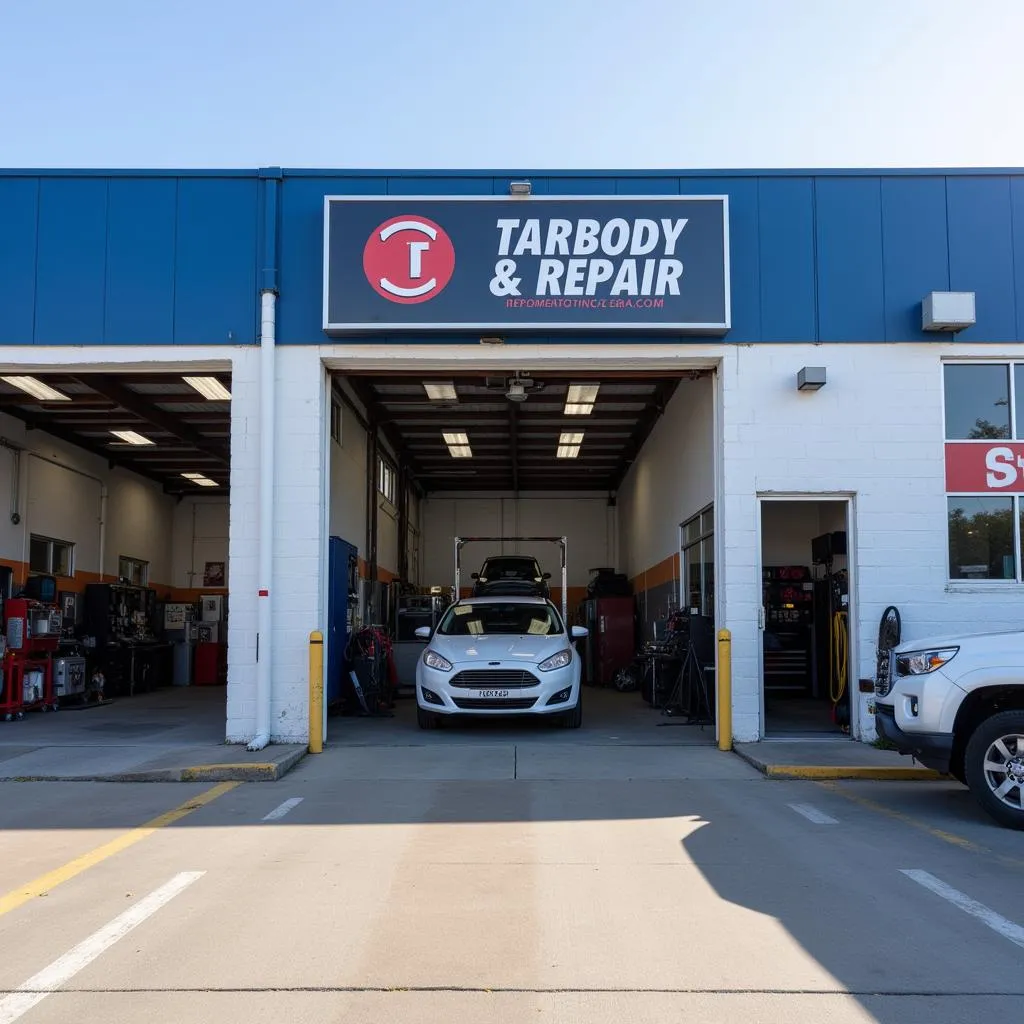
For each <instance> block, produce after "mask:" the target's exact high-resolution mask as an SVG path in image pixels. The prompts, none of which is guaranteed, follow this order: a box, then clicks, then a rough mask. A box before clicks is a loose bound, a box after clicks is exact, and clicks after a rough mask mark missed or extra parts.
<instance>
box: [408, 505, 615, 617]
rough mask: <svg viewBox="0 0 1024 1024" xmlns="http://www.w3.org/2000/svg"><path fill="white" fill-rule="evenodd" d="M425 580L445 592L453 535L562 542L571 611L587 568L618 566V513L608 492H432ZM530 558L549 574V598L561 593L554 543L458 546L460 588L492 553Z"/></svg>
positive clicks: (582, 587)
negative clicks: (460, 563)
mask: <svg viewBox="0 0 1024 1024" xmlns="http://www.w3.org/2000/svg"><path fill="white" fill-rule="evenodd" d="M421 507H422V510H423V547H422V552H423V555H422V565H423V576H422V582H423V584H424V585H425V586H435V585H436V586H443V587H450V586H451V585H452V583H453V581H454V575H455V550H454V538H455V537H503V538H513V537H563V536H564V537H565V538H566V552H567V558H566V570H567V584H568V587H569V606H570V610H571V609H572V607H573V605H574V603H575V602H576V601H578V600H580V599H581V598H582V596H583V591H584V590H585V588H586V585H587V583H588V581H589V579H590V572H589V570H590V569H591V568H596V567H599V566H614V565H615V564H616V550H615V548H616V537H617V529H616V526H615V510H614V508H609V505H608V496H607V495H606V494H586V493H583V494H564V493H563V494H559V493H553V494H520V495H519V496H518V497H517V496H516V495H515V494H513V493H511V492H509V493H502V492H499V493H496V494H483V493H475V494H474V493H472V492H469V493H465V494H462V493H458V494H451V493H445V494H443V493H437V494H431V495H429V496H428V497H427V498H426V499H425V500H424V501H423V502H422V506H421ZM501 554H508V555H511V554H522V555H533V556H534V557H535V558H536V559H537V561H538V562H539V563H540V566H541V570H542V571H544V572H550V573H551V581H550V582H551V587H552V595H553V596H554V595H555V592H556V591H557V592H558V596H559V597H560V595H561V585H562V583H561V572H562V570H561V551H560V548H559V546H558V545H557V544H552V543H547V542H544V543H526V542H521V541H514V540H511V539H508V540H505V541H504V542H501V543H492V542H486V543H484V542H478V543H470V544H466V545H464V546H463V549H462V573H463V576H462V583H463V589H466V588H468V587H470V586H472V580H471V578H470V574H471V573H474V572H477V571H478V570H479V569H480V566H481V565H482V564H483V561H484V559H485V558H487V557H488V556H489V555H501Z"/></svg>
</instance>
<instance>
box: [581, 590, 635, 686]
mask: <svg viewBox="0 0 1024 1024" xmlns="http://www.w3.org/2000/svg"><path fill="white" fill-rule="evenodd" d="M581 611H582V617H583V624H584V625H585V626H586V627H587V629H589V630H590V635H589V636H588V637H587V642H586V657H585V659H584V666H585V669H586V678H587V682H588V683H589V684H590V685H591V686H611V685H613V683H614V680H615V674H616V672H618V671H619V669H622V668H625V667H626V666H628V665H629V663H630V662H631V661H632V660H633V655H634V652H635V651H636V609H635V606H634V602H633V598H632V597H591V598H588V599H587V600H586V601H584V602H583V604H582V606H581Z"/></svg>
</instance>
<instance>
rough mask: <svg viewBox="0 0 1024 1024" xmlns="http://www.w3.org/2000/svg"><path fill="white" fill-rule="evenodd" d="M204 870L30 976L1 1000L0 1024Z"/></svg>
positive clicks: (179, 878) (178, 880) (178, 879)
mask: <svg viewBox="0 0 1024 1024" xmlns="http://www.w3.org/2000/svg"><path fill="white" fill-rule="evenodd" d="M205 873H206V872H205V871H183V872H182V873H181V874H180V875H175V876H174V877H173V878H172V879H171V880H170V881H169V882H168V883H167V884H166V885H162V886H161V887H160V888H159V889H157V890H156V891H155V892H152V893H150V894H149V895H148V896H147V897H146V898H145V899H141V900H139V902H138V903H136V904H135V906H133V907H129V908H128V909H127V910H126V911H125V912H124V913H123V914H120V915H119V916H117V917H115V918H114V920H113V921H111V922H110V924H108V925H104V927H102V928H101V929H100V930H99V931H98V932H93V934H92V935H90V936H89V938H87V939H85V940H84V941H83V942H80V943H79V944H78V945H77V946H75V947H74V949H71V950H69V951H68V952H67V953H65V954H64V955H63V956H62V957H60V958H59V959H57V960H54V961H53V963H52V964H50V966H49V967H44V968H43V969H42V970H41V971H40V972H39V973H38V974H33V975H32V977H31V978H29V979H28V981H26V982H25V984H24V985H20V986H19V987H18V988H17V989H15V990H14V991H13V992H12V993H11V994H10V995H8V996H5V997H4V998H3V999H0V1024H13V1021H16V1020H17V1019H18V1018H19V1017H21V1016H23V1015H24V1014H26V1013H28V1011H29V1010H31V1009H32V1007H34V1006H38V1005H39V1003H41V1002H42V1001H43V1000H44V999H45V998H46V997H47V996H48V995H50V993H52V992H56V991H57V990H58V989H59V988H60V987H61V986H62V985H66V984H67V983H68V982H69V981H70V980H71V979H72V978H73V977H74V976H75V975H76V974H78V972H79V971H81V970H83V969H84V968H86V967H88V966H89V964H91V963H92V962H93V961H94V960H95V959H97V957H99V956H102V955H103V953H105V952H106V951H107V950H108V949H110V947H111V946H112V945H114V943H115V942H117V941H118V940H119V939H123V938H124V937H125V936H126V935H127V934H128V933H129V932H130V931H132V929H134V928H137V927H138V926H139V925H140V924H142V922H143V921H145V920H146V918H148V917H152V916H153V914H155V913H156V912H157V911H158V910H159V909H160V908H161V907H162V906H164V905H165V904H166V903H169V902H170V901H171V900H173V899H174V897H175V896H177V895H178V894H179V893H181V892H184V890H185V889H187V888H188V887H189V886H190V885H191V884H192V883H193V882H194V881H196V880H197V879H199V878H202V877H203V875H204V874H205Z"/></svg>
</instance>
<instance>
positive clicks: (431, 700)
mask: <svg viewBox="0 0 1024 1024" xmlns="http://www.w3.org/2000/svg"><path fill="white" fill-rule="evenodd" d="M500 669H504V670H506V671H507V670H517V671H518V670H522V669H523V666H522V665H503V666H500V667H499V670H500ZM464 671H469V672H474V673H477V674H478V675H479V674H480V670H479V664H478V663H470V664H468V665H467V664H461V665H460V664H457V665H455V666H454V667H453V668H452V671H451V672H439V671H438V670H437V669H432V668H428V667H427V666H426V665H424V664H423V662H422V660H421V661H420V663H419V664H418V665H417V666H416V703H417V704H418V705H419V706H420V707H421V708H423V709H424V710H425V711H433V712H436V713H437V714H439V715H487V716H501V715H557V714H561V713H563V712H565V711H570V710H571V709H572V708H573V707H575V705H576V702H577V700H579V693H580V671H579V665H578V664H577V663H576V662H574V663H573V664H570V665H567V666H566V667H565V668H561V669H555V670H554V671H553V672H540V671H537V670H536V668H535V667H532V668H531V669H529V670H528V671H532V672H533V675H534V676H535V677H536V678H537V680H538V681H537V683H536V684H532V685H529V686H509V685H508V684H502V683H501V682H497V681H496V682H494V683H488V682H486V681H483V680H481V682H480V683H479V684H476V683H474V685H472V686H466V685H454V684H455V683H458V682H459V680H458V677H459V675H460V673H461V672H464Z"/></svg>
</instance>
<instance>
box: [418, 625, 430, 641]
mask: <svg viewBox="0 0 1024 1024" xmlns="http://www.w3.org/2000/svg"><path fill="white" fill-rule="evenodd" d="M416 639H417V640H429V639H430V627H429V626H419V627H418V628H417V629H416Z"/></svg>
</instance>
